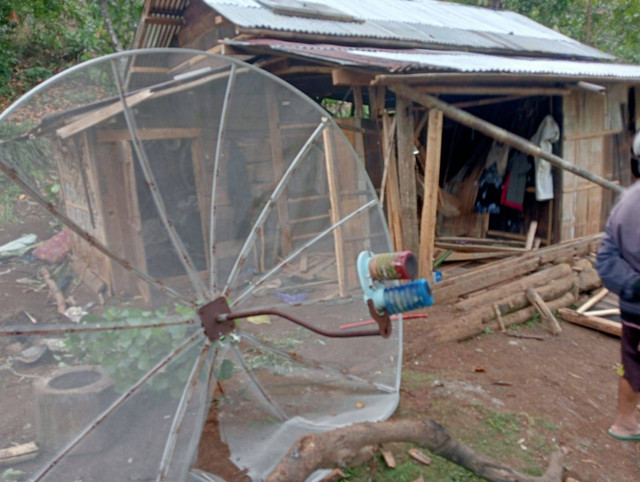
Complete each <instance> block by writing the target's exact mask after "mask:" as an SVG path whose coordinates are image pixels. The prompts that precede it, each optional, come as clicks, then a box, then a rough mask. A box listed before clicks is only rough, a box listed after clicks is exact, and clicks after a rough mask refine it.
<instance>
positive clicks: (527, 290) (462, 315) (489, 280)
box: [430, 233, 619, 341]
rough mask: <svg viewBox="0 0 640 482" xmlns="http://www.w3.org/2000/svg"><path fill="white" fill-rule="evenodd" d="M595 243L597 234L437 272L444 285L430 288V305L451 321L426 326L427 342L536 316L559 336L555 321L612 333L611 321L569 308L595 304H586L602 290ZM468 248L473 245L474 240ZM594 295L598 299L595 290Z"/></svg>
mask: <svg viewBox="0 0 640 482" xmlns="http://www.w3.org/2000/svg"><path fill="white" fill-rule="evenodd" d="M601 239H602V234H601V233H599V234H596V235H591V236H585V237H582V238H578V239H574V240H571V241H566V242H563V243H559V244H556V245H552V246H547V247H544V248H540V249H526V250H522V251H519V252H516V251H511V256H509V257H507V258H505V259H499V260H497V261H493V262H491V263H487V264H483V265H481V266H479V267H473V268H469V267H468V265H467V266H465V269H464V270H461V271H457V272H455V274H453V275H451V274H449V273H448V272H447V268H446V267H445V268H443V278H444V280H443V281H442V282H440V283H436V284H434V286H433V294H434V298H435V300H436V304H440V305H448V306H449V307H450V308H451V310H452V311H453V313H454V317H453V319H452V320H449V321H448V322H447V323H446V324H444V323H442V324H439V325H436V326H432V327H430V329H431V335H432V337H433V338H434V339H435V340H437V341H450V340H463V339H466V338H470V337H473V336H476V335H479V334H481V333H483V332H487V331H490V330H498V329H499V330H501V331H503V332H505V333H506V332H507V330H506V329H507V327H509V326H511V325H514V324H520V323H524V322H526V321H528V320H529V319H531V318H532V317H533V316H534V315H536V313H537V314H539V316H540V317H541V319H542V320H543V321H545V325H546V326H547V328H548V330H549V332H550V333H552V334H556V335H557V334H559V333H560V332H561V327H560V324H559V323H558V320H557V318H556V316H559V317H560V318H562V319H563V320H564V321H569V322H572V323H579V324H582V325H584V326H589V327H591V328H595V329H600V330H602V331H605V332H607V333H613V334H616V330H618V329H619V324H618V323H616V322H615V321H611V320H607V322H605V321H603V320H604V318H602V317H600V319H598V317H597V316H593V315H588V314H586V313H577V311H576V312H575V313H577V314H574V313H572V312H573V311H574V310H571V309H570V307H571V306H574V305H582V306H586V309H589V308H591V307H593V306H594V305H595V303H593V302H592V301H589V300H590V299H591V298H592V297H593V293H594V292H596V291H598V290H601V288H602V281H601V280H600V278H599V276H598V273H597V271H596V268H595V263H594V260H595V253H596V252H597V249H598V247H599V245H600V241H601ZM474 244H475V245H478V244H479V242H478V240H474ZM452 272H454V271H453V270H452ZM598 296H603V295H601V294H600V291H598ZM585 298H586V299H587V300H588V304H587V302H585V301H584V300H585ZM597 302H598V300H596V303H597ZM556 313H557V314H556ZM585 319H586V321H585ZM512 334H513V332H509V335H512Z"/></svg>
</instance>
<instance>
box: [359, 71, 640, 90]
mask: <svg viewBox="0 0 640 482" xmlns="http://www.w3.org/2000/svg"><path fill="white" fill-rule="evenodd" d="M588 80H597V81H598V82H602V81H603V79H602V78H596V77H589V76H584V75H583V76H580V77H577V76H575V75H558V74H536V73H509V72H504V73H478V72H441V73H434V72H419V73H415V74H379V75H376V76H375V79H373V81H372V84H373V85H392V84H404V85H408V84H428V83H439V84H469V83H474V84H477V83H485V84H488V83H494V84H499V85H503V84H509V83H511V84H514V83H517V84H519V83H522V82H535V83H536V84H537V85H539V84H542V83H549V84H557V83H572V84H575V87H576V88H579V87H578V81H588ZM612 80H613V79H612ZM615 82H616V83H629V84H636V83H637V82H638V81H637V80H633V79H620V78H616V79H615Z"/></svg>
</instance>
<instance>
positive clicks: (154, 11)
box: [133, 0, 189, 48]
mask: <svg viewBox="0 0 640 482" xmlns="http://www.w3.org/2000/svg"><path fill="white" fill-rule="evenodd" d="M188 3H189V0H148V2H147V3H146V4H145V6H144V10H143V12H142V17H141V18H140V25H139V26H138V31H137V32H136V38H135V40H134V45H133V46H134V48H147V47H169V46H170V45H171V41H172V40H173V37H174V36H175V35H177V34H178V32H179V31H180V28H181V27H182V25H183V23H184V18H183V14H184V10H185V8H186V7H187V5H188Z"/></svg>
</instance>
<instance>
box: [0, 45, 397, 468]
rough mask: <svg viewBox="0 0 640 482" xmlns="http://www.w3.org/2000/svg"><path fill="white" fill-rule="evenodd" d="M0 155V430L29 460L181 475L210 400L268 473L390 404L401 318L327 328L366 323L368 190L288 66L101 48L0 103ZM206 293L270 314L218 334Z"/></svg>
mask: <svg viewBox="0 0 640 482" xmlns="http://www.w3.org/2000/svg"><path fill="white" fill-rule="evenodd" d="M0 170H1V172H2V173H1V174H0V186H1V187H2V192H3V195H2V196H1V197H0V201H1V202H2V205H1V206H2V211H1V212H0V219H1V221H2V225H1V230H0V261H1V264H0V273H2V275H3V276H2V277H0V286H1V287H2V290H3V295H4V300H5V301H3V315H2V318H0V335H2V336H0V354H1V357H2V358H1V360H2V363H3V366H2V368H3V370H2V371H1V372H0V383H2V389H1V390H0V404H1V406H2V407H3V410H7V411H8V413H9V414H10V415H11V416H6V417H2V419H0V420H1V421H0V440H1V441H2V442H3V444H4V445H6V446H7V447H16V446H19V447H21V448H22V449H21V450H24V452H25V454H26V455H25V456H24V457H22V458H20V459H19V460H18V459H16V460H17V463H18V464H19V465H16V469H19V470H20V471H21V472H22V473H23V475H24V476H25V477H28V478H32V479H36V480H40V479H43V480H61V481H62V480H72V479H71V477H74V479H73V480H75V479H82V480H85V481H89V480H107V479H108V480H128V479H132V480H133V479H136V480H147V479H159V480H183V479H187V478H188V477H189V475H188V474H189V472H190V471H191V470H192V469H193V467H194V466H195V464H196V454H197V453H198V450H199V451H200V452H201V453H202V451H203V450H204V451H206V450H207V447H202V446H200V447H198V445H199V443H200V435H201V432H202V429H203V426H204V424H205V420H206V419H207V416H208V417H209V418H210V419H215V420H216V422H217V423H218V424H219V425H218V426H219V436H220V439H221V440H222V442H223V443H225V444H226V445H227V446H228V449H229V453H230V456H229V457H230V460H231V461H232V462H233V463H234V464H236V465H237V467H238V468H240V469H244V470H246V471H247V473H248V475H249V476H250V477H252V478H254V479H260V478H262V477H265V476H266V475H268V473H269V472H270V471H271V470H272V469H273V468H274V467H275V465H276V464H277V463H278V461H279V460H280V459H281V458H282V456H283V455H284V454H285V453H286V451H287V450H288V448H289V447H290V445H291V444H292V443H293V442H294V441H295V440H296V439H297V438H298V437H299V436H301V435H304V434H307V433H315V432H320V431H324V430H329V429H332V428H336V427H339V426H343V425H346V424H351V423H354V422H359V421H370V420H380V419H384V418H386V417H388V416H389V415H390V414H391V413H392V412H393V411H394V409H395V407H396V405H397V402H398V386H399V376H400V358H401V338H402V329H401V324H400V323H401V322H400V321H398V322H395V324H394V330H393V333H392V336H391V337H389V338H381V337H371V336H369V337H363V338H334V337H330V336H325V335H323V334H321V333H323V332H332V333H348V332H349V331H350V330H351V331H353V330H354V329H353V328H349V327H345V326H344V325H347V324H350V323H351V324H352V323H354V322H361V324H362V325H363V326H368V325H371V324H372V323H373V320H370V318H371V315H370V312H369V310H368V308H367V306H366V305H365V303H363V292H362V288H361V287H360V285H359V282H358V275H357V270H356V258H357V255H358V253H359V252H360V251H362V250H365V249H366V250H372V251H374V252H385V251H390V250H391V245H390V242H389V236H388V232H387V228H386V223H385V221H384V217H383V214H382V211H381V209H380V205H379V203H378V202H377V198H376V193H375V191H374V190H373V188H372V186H371V184H370V182H369V180H368V177H367V175H366V172H365V170H364V168H363V166H362V163H361V162H360V161H359V160H358V159H357V156H356V155H355V152H354V151H353V149H352V148H351V145H350V144H349V142H348V141H347V139H346V138H345V137H344V136H343V135H342V132H341V131H340V129H339V128H338V127H337V126H336V124H335V123H334V122H333V121H332V120H331V119H330V118H329V115H328V114H327V113H326V112H325V111H324V110H322V109H321V108H320V107H319V106H318V105H316V104H315V103H314V102H313V101H311V100H310V99H308V98H306V97H305V96H304V95H302V94H301V93H300V92H298V91H296V90H295V89H293V88H291V87H290V86H288V85H287V84H285V83H283V82H282V81H280V80H279V79H277V78H275V77H273V76H271V75H269V74H267V73H265V72H263V71H261V70H259V69H256V68H254V67H252V66H250V65H248V64H244V63H242V62H239V61H236V60H233V59H229V58H225V57H221V56H215V55H209V54H204V53H202V52H196V51H187V50H178V49H171V50H150V51H132V52H125V53H120V54H116V55H112V56H108V57H104V58H101V59H97V60H94V61H91V62H88V63H85V64H82V65H80V66H78V67H75V68H73V69H70V70H69V71H67V72H65V73H63V74H61V75H58V76H56V77H54V78H52V79H51V80H49V81H47V82H45V83H44V84H42V85H41V86H39V87H38V88H37V89H35V90H34V91H32V92H30V93H29V94H27V95H26V96H25V97H24V98H23V99H21V100H20V101H18V102H17V103H16V104H14V105H12V106H11V107H10V108H9V109H8V110H7V111H5V112H4V113H3V114H2V115H1V116H0ZM214 300H223V301H222V303H223V304H224V305H225V306H228V311H230V312H231V313H234V312H240V311H243V310H244V311H246V310H251V311H252V312H255V313H256V315H253V316H247V317H243V318H241V319H238V320H236V321H234V322H233V325H232V330H230V331H227V332H224V333H221V334H219V335H217V336H211V335H210V333H209V332H207V333H205V330H204V329H203V327H202V324H201V318H200V316H199V314H198V313H199V311H198V310H200V309H201V308H202V307H206V306H210V303H211V302H213V301H214ZM218 302H220V301H218ZM274 310H275V313H274ZM260 313H262V314H260ZM278 313H286V315H288V316H290V317H294V318H297V319H300V320H304V322H305V323H306V324H307V325H308V326H310V327H311V328H312V329H313V330H320V331H313V330H309V329H307V328H304V327H302V326H300V325H298V324H294V323H292V322H291V321H290V320H288V319H287V318H286V317H283V316H280V315H279V314H278ZM214 325H215V323H214ZM373 326H374V327H375V324H374V325H373ZM323 330H324V331H323ZM355 330H356V331H357V329H355ZM212 402H213V403H212ZM32 442H33V443H32ZM2 448H4V447H0V449H2ZM212 450H217V449H216V448H212ZM221 456H222V455H221ZM210 470H213V469H210ZM213 471H214V472H215V470H213ZM218 475H220V476H224V474H218Z"/></svg>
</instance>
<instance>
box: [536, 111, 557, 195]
mask: <svg viewBox="0 0 640 482" xmlns="http://www.w3.org/2000/svg"><path fill="white" fill-rule="evenodd" d="M559 139H560V127H559V126H558V123H557V122H556V121H555V120H554V119H553V117H551V116H550V115H548V116H546V117H545V118H544V119H542V122H541V123H540V126H539V127H538V130H537V131H536V133H535V134H534V135H533V137H532V138H531V142H532V143H534V144H535V145H537V146H538V147H540V149H542V150H543V151H544V152H548V153H551V151H552V149H553V143H555V142H558V140H559ZM535 165H536V201H548V200H549V199H553V177H552V176H551V164H550V163H549V162H548V161H545V160H544V159H542V158H540V157H536V158H535Z"/></svg>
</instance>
